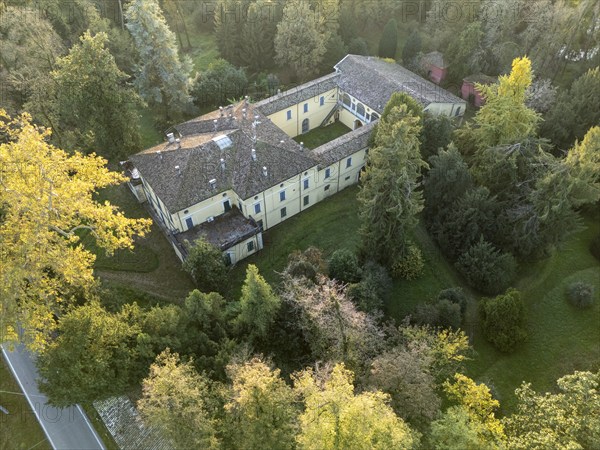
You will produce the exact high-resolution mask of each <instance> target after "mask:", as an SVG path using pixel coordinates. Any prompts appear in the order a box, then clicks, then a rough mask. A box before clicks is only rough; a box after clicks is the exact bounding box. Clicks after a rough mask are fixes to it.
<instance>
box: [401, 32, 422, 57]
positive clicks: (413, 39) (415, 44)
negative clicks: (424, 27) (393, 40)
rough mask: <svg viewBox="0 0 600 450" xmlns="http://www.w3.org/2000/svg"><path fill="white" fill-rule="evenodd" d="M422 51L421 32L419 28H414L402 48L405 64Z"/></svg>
mask: <svg viewBox="0 0 600 450" xmlns="http://www.w3.org/2000/svg"><path fill="white" fill-rule="evenodd" d="M420 51H421V33H419V30H414V31H413V32H412V33H410V35H409V36H408V39H407V40H406V43H405V44H404V48H403V49H402V62H403V63H404V65H405V66H406V65H408V64H410V63H412V61H413V60H414V59H415V57H416V56H417V55H418V54H419V52H420Z"/></svg>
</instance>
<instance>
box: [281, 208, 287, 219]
mask: <svg viewBox="0 0 600 450" xmlns="http://www.w3.org/2000/svg"><path fill="white" fill-rule="evenodd" d="M285 216H287V208H281V218H282V219H283V218H284V217H285Z"/></svg>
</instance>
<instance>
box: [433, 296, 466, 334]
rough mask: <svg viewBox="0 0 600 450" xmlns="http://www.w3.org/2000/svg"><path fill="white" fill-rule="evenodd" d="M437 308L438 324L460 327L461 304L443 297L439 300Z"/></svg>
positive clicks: (446, 326) (444, 326)
mask: <svg viewBox="0 0 600 450" xmlns="http://www.w3.org/2000/svg"><path fill="white" fill-rule="evenodd" d="M436 308H437V311H438V321H437V324H436V325H437V326H440V327H442V328H460V323H461V322H462V314H461V313H460V305H458V304H457V303H452V302H451V301H450V300H446V299H443V300H440V301H438V302H437V304H436Z"/></svg>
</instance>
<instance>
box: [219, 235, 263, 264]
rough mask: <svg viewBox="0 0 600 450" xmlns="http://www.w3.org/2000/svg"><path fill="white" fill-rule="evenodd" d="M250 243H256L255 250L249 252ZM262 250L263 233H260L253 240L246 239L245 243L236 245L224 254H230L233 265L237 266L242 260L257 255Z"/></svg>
mask: <svg viewBox="0 0 600 450" xmlns="http://www.w3.org/2000/svg"><path fill="white" fill-rule="evenodd" d="M249 242H254V248H253V249H252V250H251V251H249V250H248V243H249ZM262 248H263V241H262V233H259V234H257V235H255V236H252V237H251V238H248V239H246V240H245V241H242V242H239V243H237V244H235V245H234V246H233V247H231V248H228V249H227V250H226V251H224V252H223V253H224V254H225V253H229V257H230V258H231V264H235V263H237V262H239V261H241V260H242V259H244V258H247V257H248V256H250V255H252V254H254V253H256V252H257V251H259V250H261V249H262Z"/></svg>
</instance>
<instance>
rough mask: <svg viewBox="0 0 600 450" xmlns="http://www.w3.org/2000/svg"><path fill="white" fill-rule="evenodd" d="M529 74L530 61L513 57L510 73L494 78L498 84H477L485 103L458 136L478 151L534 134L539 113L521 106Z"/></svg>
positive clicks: (530, 77)
mask: <svg viewBox="0 0 600 450" xmlns="http://www.w3.org/2000/svg"><path fill="white" fill-rule="evenodd" d="M532 77H533V75H532V70H531V61H529V59H528V58H527V57H523V58H516V59H515V60H514V61H513V63H512V70H511V72H510V74H508V75H502V76H500V77H498V84H492V85H488V86H484V85H477V89H478V90H479V91H480V92H481V94H482V96H483V97H484V98H485V105H483V106H482V107H481V108H480V109H479V111H477V114H476V115H475V118H474V119H473V126H472V127H471V126H469V125H467V126H466V127H464V128H463V129H461V131H460V133H459V136H461V135H462V136H463V137H464V136H465V135H466V137H467V138H468V139H469V140H470V141H471V142H472V143H473V144H474V146H475V148H477V149H479V150H484V149H486V148H488V147H493V146H497V145H504V144H511V143H513V142H516V141H518V140H520V139H525V138H527V137H530V136H534V135H535V133H536V129H537V125H538V122H539V120H540V116H539V114H537V113H536V112H535V111H533V110H532V109H530V108H528V107H527V106H526V105H525V99H526V91H527V88H528V87H529V86H530V85H531V81H532Z"/></svg>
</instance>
